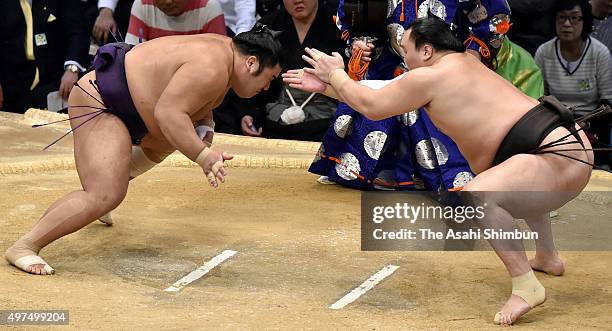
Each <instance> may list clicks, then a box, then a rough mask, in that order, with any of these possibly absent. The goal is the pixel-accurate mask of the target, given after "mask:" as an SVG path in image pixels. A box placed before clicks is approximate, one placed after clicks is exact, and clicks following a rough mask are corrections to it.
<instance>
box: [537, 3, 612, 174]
mask: <svg viewBox="0 0 612 331" xmlns="http://www.w3.org/2000/svg"><path fill="white" fill-rule="evenodd" d="M587 1H588V0H559V1H558V2H557V4H556V6H555V27H556V33H557V36H556V37H555V38H553V39H552V40H550V41H548V42H546V43H544V44H543V45H542V46H540V47H539V48H538V50H537V52H536V56H535V59H536V62H537V64H538V66H540V68H541V69H542V74H543V76H544V89H545V93H546V94H550V95H553V96H555V97H556V98H557V99H559V101H561V102H562V103H564V104H565V105H567V106H569V107H572V108H574V117H577V118H578V117H581V116H583V115H586V114H588V113H590V112H592V111H593V110H595V109H596V108H598V107H599V106H600V105H601V104H602V103H605V102H609V101H610V100H612V58H611V57H610V51H609V50H608V48H607V47H606V46H605V45H604V44H602V43H601V42H599V41H598V40H596V39H594V38H591V37H590V36H589V33H590V32H591V29H592V26H593V16H592V14H591V6H590V5H589V3H588V2H587ZM606 100H607V101H606ZM609 125H610V116H608V117H598V118H597V119H596V120H594V121H593V122H591V123H590V128H589V129H587V130H586V131H587V132H588V133H591V134H592V135H593V136H592V137H593V138H597V141H599V142H602V143H606V144H609V137H610V127H609ZM599 147H601V146H599ZM605 158H606V154H603V153H595V161H596V164H602V163H604V162H608V161H607V160H605Z"/></svg>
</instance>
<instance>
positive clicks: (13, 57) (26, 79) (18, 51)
mask: <svg viewBox="0 0 612 331" xmlns="http://www.w3.org/2000/svg"><path fill="white" fill-rule="evenodd" d="M0 13H2V14H1V16H2V19H0V83H1V84H2V88H3V90H4V95H5V98H10V97H11V95H10V94H21V93H25V92H24V91H23V89H24V88H26V89H28V90H29V87H30V84H31V83H32V80H33V78H34V72H35V67H34V64H35V65H36V67H38V70H39V79H40V83H39V84H40V85H45V84H48V83H50V82H53V81H56V80H57V81H59V79H60V78H61V76H62V74H63V73H64V62H65V61H68V60H73V61H76V62H78V63H79V64H81V66H83V67H84V68H87V67H88V63H87V54H88V52H89V35H90V32H91V31H88V30H87V28H86V27H85V21H84V15H83V4H82V2H81V1H80V0H33V1H32V21H33V25H34V27H33V36H36V35H37V34H42V33H44V34H45V36H46V39H47V44H46V45H40V46H36V43H34V57H35V63H33V62H32V61H28V60H27V58H26V51H25V38H26V20H25V17H24V14H23V11H22V9H21V6H20V4H19V0H2V1H0ZM51 15H53V16H54V17H55V19H52V18H51V19H50V17H51ZM26 92H27V91H26ZM7 94H8V95H7Z"/></svg>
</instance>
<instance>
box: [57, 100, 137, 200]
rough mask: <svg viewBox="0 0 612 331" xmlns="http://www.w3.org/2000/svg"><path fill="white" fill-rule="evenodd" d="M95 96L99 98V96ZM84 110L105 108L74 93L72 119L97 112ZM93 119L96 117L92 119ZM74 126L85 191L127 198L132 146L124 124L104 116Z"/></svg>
mask: <svg viewBox="0 0 612 331" xmlns="http://www.w3.org/2000/svg"><path fill="white" fill-rule="evenodd" d="M94 92H95V91H94ZM93 95H94V97H96V98H99V95H98V94H97V93H96V94H93ZM74 106H80V107H74ZM81 106H90V107H102V106H101V105H100V104H99V103H98V102H97V101H95V100H94V99H93V98H92V97H90V96H88V95H86V94H85V93H83V92H82V91H80V90H77V89H73V90H72V92H71V94H70V98H69V108H68V113H69V114H70V117H72V118H74V117H75V116H79V115H85V114H87V113H91V112H93V111H95V109H93V108H87V107H81ZM92 116H96V117H95V118H93V119H91V118H92ZM70 124H71V126H72V128H73V129H76V130H75V131H74V132H73V138H74V159H75V164H76V168H77V172H78V173H79V178H80V180H81V185H82V186H83V189H84V190H85V191H93V190H99V191H103V192H104V193H105V194H114V195H121V194H124V193H125V191H126V190H127V184H128V181H129V164H130V163H129V162H130V156H131V146H132V142H131V138H130V135H129V132H128V130H127V128H126V127H125V125H124V124H123V122H122V121H121V120H120V119H119V118H118V117H116V116H114V115H112V114H109V113H102V114H99V115H87V116H83V117H80V118H76V119H72V120H71V123H70ZM79 125H81V126H80V127H79ZM77 127H78V128H77Z"/></svg>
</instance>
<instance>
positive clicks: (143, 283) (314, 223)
mask: <svg viewBox="0 0 612 331" xmlns="http://www.w3.org/2000/svg"><path fill="white" fill-rule="evenodd" d="M5 117H6V116H5ZM15 123H16V122H11V121H5V122H4V123H3V124H2V125H0V137H1V139H2V141H3V142H4V144H2V145H3V146H2V147H1V148H0V149H1V151H2V154H1V158H0V163H12V164H22V163H23V162H25V161H24V160H28V161H32V160H34V161H36V160H40V159H41V158H45V157H51V156H53V157H55V156H61V157H69V156H70V153H71V145H70V142H69V141H68V142H62V143H61V145H60V146H59V147H58V148H57V149H54V150H52V151H50V154H44V153H47V152H44V153H43V152H40V148H39V147H40V146H44V143H45V142H48V141H50V140H52V139H49V138H52V137H56V136H57V133H61V132H65V130H64V129H61V130H60V129H51V128H50V129H41V131H39V133H32V131H29V130H31V129H29V128H28V127H27V125H26V124H24V123H20V124H19V123H17V124H15ZM240 148H243V150H241V151H242V152H244V153H247V152H248V153H250V154H254V153H255V154H257V153H260V152H261V151H259V150H257V149H253V148H247V147H244V146H243V147H240V146H238V147H236V148H235V150H238V151H240ZM226 149H228V150H231V149H232V146H231V145H227V146H226ZM267 152H270V153H272V154H273V153H274V151H267ZM53 153H55V154H53ZM237 153H238V152H237ZM278 154H279V155H281V154H282V155H287V157H289V156H290V157H293V158H304V159H308V158H311V157H312V154H313V153H312V152H299V151H298V152H296V151H283V150H280V151H278ZM48 155H51V156H48ZM34 161H33V162H34ZM229 173H230V175H229V176H228V180H227V182H226V183H225V184H224V185H222V186H221V187H220V188H219V189H217V190H214V189H212V188H210V187H208V186H207V184H206V181H205V178H204V176H203V175H202V172H201V170H199V169H197V168H189V167H185V168H177V167H170V166H166V167H159V168H156V169H153V170H152V171H150V172H149V173H147V174H145V175H143V176H142V177H139V178H137V179H136V180H134V181H133V183H131V185H130V189H129V192H128V195H127V198H126V200H125V201H124V202H123V203H122V204H121V206H120V207H119V208H118V209H117V210H116V211H115V212H114V219H115V225H114V226H112V227H107V226H105V225H103V224H101V223H100V222H97V221H96V222H94V223H92V224H90V225H88V226H87V227H85V228H84V229H82V230H81V231H78V232H76V233H74V234H72V235H69V236H67V237H65V238H62V239H60V240H58V241H57V242H55V243H53V244H51V245H50V246H48V247H47V248H46V249H45V250H43V251H42V254H41V255H42V256H43V257H44V258H45V259H47V261H48V262H49V263H50V264H51V265H53V267H54V268H56V275H53V276H44V277H43V276H32V275H28V274H26V273H23V272H21V271H18V270H17V269H16V268H14V267H12V266H10V265H8V264H7V263H6V262H0V280H1V281H0V309H67V310H69V311H70V325H69V326H67V327H66V326H63V327H62V326H54V327H53V328H54V329H58V330H60V329H67V328H71V329H87V330H120V329H124V330H131V329H160V330H166V329H168V330H174V329H183V330H187V329H189V330H191V329H218V328H222V329H237V328H249V329H261V328H266V329H269V328H272V329H281V328H282V329H286V328H290V329H297V328H299V329H303V328H309V329H310V328H311V329H321V328H324V329H329V328H351V329H354V328H359V329H439V330H454V329H492V330H496V329H498V327H496V326H494V325H493V324H492V319H493V316H494V314H495V312H497V311H498V310H499V308H500V307H501V306H502V304H503V303H504V302H505V300H506V299H507V297H508V295H509V293H510V282H509V277H508V276H507V274H506V271H505V270H504V268H503V266H502V264H501V262H500V261H499V260H498V258H497V257H496V256H495V254H494V253H493V252H492V251H487V252H362V251H360V200H359V199H360V192H358V191H355V190H350V189H345V188H342V187H340V186H328V185H321V184H318V183H317V182H316V176H314V175H312V174H309V173H307V172H306V170H304V169H285V168H254V167H250V168H247V167H243V168H230V169H229ZM0 182H1V184H0V187H2V189H1V190H0V211H1V212H0V229H2V230H1V231H0V251H1V252H4V250H5V249H6V248H8V247H9V246H10V245H11V244H12V243H13V241H15V240H16V239H17V238H19V237H20V236H21V235H22V234H24V233H25V232H27V231H28V230H29V229H30V228H31V226H32V225H33V224H34V223H35V222H36V221H37V220H38V218H39V217H40V216H41V215H42V213H43V212H44V211H45V209H46V208H47V207H48V206H49V205H50V204H51V203H52V202H54V201H55V200H56V199H57V198H59V197H61V196H62V195H64V194H66V193H67V192H70V191H71V190H75V189H79V188H80V185H79V180H78V177H77V175H76V171H74V170H70V169H68V170H48V171H34V172H32V171H29V172H26V173H19V172H18V171H15V173H12V174H9V175H0ZM611 183H612V179H609V178H608V177H607V176H605V175H603V174H600V173H597V174H596V175H594V177H593V180H592V181H591V183H590V186H589V189H598V190H609V189H610V187H611ZM593 208H607V209H609V208H610V207H609V206H608V205H603V206H600V205H594V206H593ZM571 212H572V211H571V210H565V209H562V210H560V211H559V213H560V215H559V216H558V218H559V219H563V218H564V217H565V216H566V215H569V214H571ZM225 249H232V250H236V251H238V253H237V254H236V255H235V256H234V257H233V258H231V259H229V260H228V261H226V262H224V263H223V264H221V265H220V266H219V267H217V268H215V269H213V270H212V272H210V273H209V274H207V275H206V276H204V277H203V278H201V279H199V280H198V281H195V282H194V283H192V284H190V285H189V286H187V287H185V288H184V289H183V290H182V291H180V292H178V293H167V292H164V291H163V290H164V289H165V288H167V287H168V286H170V285H171V284H172V283H174V282H175V281H177V280H178V279H180V278H181V277H182V276H184V275H185V274H187V273H189V272H191V271H193V270H194V269H195V268H197V267H199V266H201V265H203V264H204V263H205V262H206V261H208V260H210V259H211V258H213V257H214V256H216V255H217V254H219V253H221V252H222V251H223V250H225ZM562 257H563V258H564V259H565V260H566V263H567V272H566V274H565V275H564V276H563V277H552V276H548V275H543V274H538V277H539V279H540V280H541V282H542V283H543V285H544V286H545V287H546V288H547V294H548V300H547V301H546V302H545V303H544V304H543V305H542V306H540V307H538V308H536V309H534V310H533V311H532V312H530V313H528V314H527V315H526V316H524V317H523V318H522V319H521V320H520V323H519V324H520V326H521V327H522V328H527V329H538V330H539V329H564V330H567V329H574V330H575V329H580V330H582V329H593V328H603V329H605V328H609V325H611V324H612V315H611V314H610V313H609V312H610V311H612V274H610V272H609V271H610V270H611V268H612V253H611V252H562ZM387 264H395V265H398V266H400V268H399V269H398V270H397V271H396V272H395V273H394V274H393V275H392V276H390V277H389V278H387V279H386V280H384V281H383V282H382V283H381V284H379V285H378V286H376V287H375V288H374V289H373V290H371V291H370V292H368V293H366V294H365V295H364V296H362V297H361V298H359V299H358V300H357V301H355V302H354V303H352V304H350V305H348V306H347V307H345V308H344V309H341V310H331V309H329V308H328V307H329V305H331V304H332V303H334V302H335V301H337V300H338V299H340V298H341V297H342V296H344V295H345V294H346V293H347V292H349V291H350V290H352V289H353V288H355V287H356V286H358V285H359V284H361V283H362V282H363V281H364V280H366V279H367V278H368V277H369V276H371V275H372V274H373V273H375V272H377V271H378V270H380V269H381V268H382V267H384V266H385V265H387Z"/></svg>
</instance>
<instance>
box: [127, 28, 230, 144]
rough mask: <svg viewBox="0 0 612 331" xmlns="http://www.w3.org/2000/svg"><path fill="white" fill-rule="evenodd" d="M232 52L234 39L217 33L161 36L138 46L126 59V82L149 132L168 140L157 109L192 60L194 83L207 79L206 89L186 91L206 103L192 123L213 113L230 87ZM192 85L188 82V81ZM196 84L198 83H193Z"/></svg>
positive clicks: (155, 136)
mask: <svg viewBox="0 0 612 331" xmlns="http://www.w3.org/2000/svg"><path fill="white" fill-rule="evenodd" d="M232 59H233V53H232V48H231V39H230V38H227V37H225V36H220V35H216V34H200V35H189V36H172V37H168V38H158V39H154V40H151V41H148V42H146V43H143V44H140V45H137V46H136V47H134V48H133V49H132V50H131V51H130V52H128V53H127V56H126V59H125V63H126V65H125V67H126V76H127V82H128V86H129V89H130V94H131V96H132V100H133V101H134V105H135V106H136V109H137V110H138V113H139V114H140V116H141V117H142V119H143V121H144V122H145V125H146V126H147V128H148V130H149V133H150V134H151V135H152V136H153V137H154V138H156V139H157V140H165V137H164V136H163V134H162V132H161V130H160V127H159V125H158V123H157V121H156V120H155V118H154V111H155V107H156V105H157V101H158V100H159V98H160V96H161V95H162V93H163V92H164V89H165V88H166V87H167V86H168V84H169V83H170V82H171V80H172V78H173V77H174V75H175V73H176V72H177V70H178V69H179V68H180V67H181V66H183V65H185V64H186V63H189V64H190V65H191V66H192V67H195V68H197V69H201V70H193V72H192V74H191V76H190V77H189V78H191V79H193V82H196V81H197V82H198V83H201V82H202V81H205V82H206V81H208V82H210V84H206V86H207V88H206V89H200V90H196V91H193V89H192V90H189V91H185V93H188V92H189V93H194V92H195V93H199V94H201V99H202V101H203V105H202V106H201V108H199V109H193V111H190V118H191V120H192V122H194V123H195V122H197V121H199V120H201V119H203V118H205V117H210V116H211V115H212V110H213V109H214V108H216V107H217V106H219V105H220V104H221V102H222V101H223V98H224V97H225V94H226V93H227V91H228V89H229V87H230V75H231V73H232V65H233V62H232ZM185 83H186V85H189V82H188V81H187V82H185ZM194 85H195V84H194Z"/></svg>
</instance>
